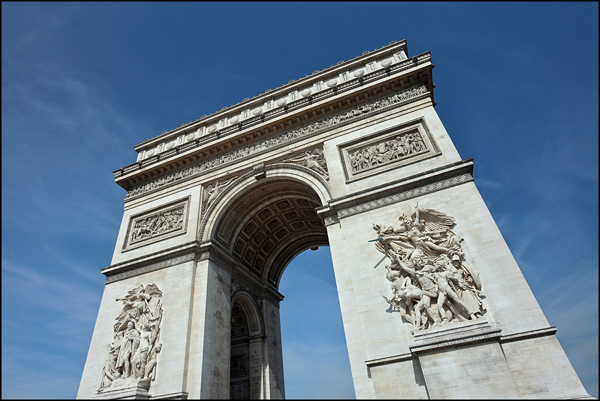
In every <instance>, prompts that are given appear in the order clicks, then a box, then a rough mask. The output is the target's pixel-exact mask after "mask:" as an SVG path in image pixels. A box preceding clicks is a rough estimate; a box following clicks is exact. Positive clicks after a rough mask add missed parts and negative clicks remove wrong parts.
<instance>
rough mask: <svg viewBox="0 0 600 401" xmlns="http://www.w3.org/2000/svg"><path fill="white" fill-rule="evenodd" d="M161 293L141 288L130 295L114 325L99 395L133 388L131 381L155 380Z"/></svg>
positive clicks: (160, 318)
mask: <svg viewBox="0 0 600 401" xmlns="http://www.w3.org/2000/svg"><path fill="white" fill-rule="evenodd" d="M161 297H162V291H161V290H159V289H158V287H157V286H156V284H148V285H146V286H145V287H144V286H143V285H140V286H139V287H136V288H133V289H132V290H130V291H129V292H128V294H127V295H126V296H125V297H124V298H117V299H116V300H117V301H122V302H123V310H122V311H121V313H120V314H119V316H117V319H116V320H117V322H116V323H115V325H114V340H113V343H112V344H109V345H108V358H107V359H106V361H105V363H104V368H103V369H102V376H101V380H100V388H99V389H98V392H102V391H104V390H106V389H107V388H108V387H115V386H120V385H131V380H142V379H145V378H150V379H151V380H154V378H155V376H156V354H157V353H158V352H160V349H161V346H160V344H159V342H158V339H159V336H160V324H161V321H162V303H161Z"/></svg>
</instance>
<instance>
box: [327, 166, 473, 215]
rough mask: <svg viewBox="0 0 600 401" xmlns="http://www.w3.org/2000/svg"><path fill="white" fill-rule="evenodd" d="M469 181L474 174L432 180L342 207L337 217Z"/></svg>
mask: <svg viewBox="0 0 600 401" xmlns="http://www.w3.org/2000/svg"><path fill="white" fill-rule="evenodd" d="M469 181H473V176H472V175H471V174H469V173H466V174H461V175H458V176H454V177H451V178H447V179H444V180H441V181H437V182H432V183H429V184H426V185H423V186H419V187H416V188H412V189H409V190H404V191H401V192H398V193H395V194H393V195H388V196H382V197H380V198H377V199H374V200H370V201H367V202H364V203H361V204H358V205H355V206H351V207H348V208H343V209H340V210H339V211H338V213H337V217H338V219H342V218H345V217H349V216H353V215H355V214H359V213H362V212H366V211H369V210H372V209H377V208H380V207H383V206H388V205H392V204H394V203H398V202H401V201H405V200H407V199H411V198H415V197H417V196H421V195H426V194H429V193H432V192H436V191H439V190H442V189H446V188H450V187H453V186H455V185H459V184H462V183H465V182H469Z"/></svg>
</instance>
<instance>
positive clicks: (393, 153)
mask: <svg viewBox="0 0 600 401" xmlns="http://www.w3.org/2000/svg"><path fill="white" fill-rule="evenodd" d="M339 153H340V158H341V159H342V161H343V165H344V166H343V167H344V174H345V176H346V181H353V180H356V179H359V178H363V177H367V176H370V175H373V174H377V173H379V172H381V171H383V170H388V169H391V168H396V167H400V166H404V165H406V164H408V163H414V162H416V161H419V160H423V159H424V158H429V157H432V156H436V155H439V154H440V150H439V147H438V146H437V144H436V142H435V140H434V139H433V135H432V134H431V132H430V131H429V129H428V128H427V125H426V124H425V121H423V120H422V119H419V120H416V121H410V122H407V123H404V124H402V125H400V126H397V127H393V128H390V129H387V130H385V131H383V132H378V133H375V134H373V135H370V136H368V137H361V138H360V139H358V140H354V141H352V142H349V143H345V144H342V145H340V147H339Z"/></svg>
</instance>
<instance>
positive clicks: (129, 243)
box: [123, 198, 189, 250]
mask: <svg viewBox="0 0 600 401" xmlns="http://www.w3.org/2000/svg"><path fill="white" fill-rule="evenodd" d="M188 203H189V198H188V199H186V200H185V201H178V202H176V203H175V204H170V205H167V206H163V207H161V208H160V209H155V210H153V211H150V212H146V213H144V214H142V215H138V216H134V217H132V219H131V221H130V223H129V228H128V230H127V238H126V239H125V243H124V244H123V250H127V249H131V248H133V247H138V246H142V245H146V244H148V243H152V242H155V241H159V240H162V239H165V238H169V237H172V236H174V235H179V234H182V233H184V232H185V231H186V221H187V209H188Z"/></svg>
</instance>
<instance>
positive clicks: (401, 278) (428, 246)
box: [372, 203, 486, 332]
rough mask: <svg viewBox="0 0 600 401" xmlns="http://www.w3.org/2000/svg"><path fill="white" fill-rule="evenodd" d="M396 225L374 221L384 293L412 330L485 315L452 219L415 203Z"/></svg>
mask: <svg viewBox="0 0 600 401" xmlns="http://www.w3.org/2000/svg"><path fill="white" fill-rule="evenodd" d="M398 220H399V221H398V223H397V224H396V225H394V226H383V225H378V224H374V225H373V229H374V230H375V231H376V232H377V235H378V237H377V239H375V240H372V242H374V243H375V247H376V248H377V250H378V251H380V252H382V253H383V254H384V255H385V256H387V258H388V259H389V262H390V263H389V264H388V265H386V270H387V272H386V278H387V279H388V280H389V281H390V282H391V289H392V293H391V295H390V296H389V298H388V297H386V296H383V298H384V299H385V301H386V302H387V303H388V304H390V306H391V307H392V308H393V309H395V310H397V311H399V312H400V315H401V316H402V318H403V320H404V321H406V322H408V323H410V324H411V325H412V326H413V329H412V331H413V332H414V331H416V330H422V329H427V328H430V327H435V326H440V325H444V324H446V323H449V322H456V321H466V320H474V319H477V318H479V317H481V316H482V315H483V314H485V313H486V310H485V308H484V306H483V304H482V298H485V295H484V294H483V292H482V288H481V287H482V285H481V280H480V277H479V273H478V272H477V271H476V270H475V269H474V268H473V267H472V265H471V264H470V263H469V261H467V260H465V255H464V253H463V250H462V242H463V238H461V237H459V236H458V235H457V234H456V233H455V232H454V231H453V230H452V228H453V227H454V226H455V224H456V223H455V221H454V219H453V218H452V217H450V216H448V215H446V214H444V213H441V212H438V211H436V210H432V209H419V208H418V204H417V203H415V204H414V206H413V208H412V209H408V210H406V211H405V212H404V213H402V215H401V216H400V218H399V219H398Z"/></svg>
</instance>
